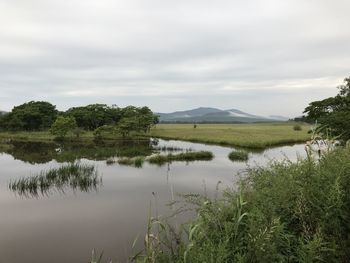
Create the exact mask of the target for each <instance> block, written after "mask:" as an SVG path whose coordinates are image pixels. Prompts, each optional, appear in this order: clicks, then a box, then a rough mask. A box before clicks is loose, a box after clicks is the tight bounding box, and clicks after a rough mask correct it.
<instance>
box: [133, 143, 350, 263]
mask: <svg viewBox="0 0 350 263" xmlns="http://www.w3.org/2000/svg"><path fill="white" fill-rule="evenodd" d="M349 160H350V149H340V150H337V151H335V152H333V153H331V154H329V155H327V156H325V157H323V158H322V159H321V161H320V162H318V161H313V160H308V159H306V160H300V161H298V162H297V163H290V162H288V161H285V162H280V163H275V164H272V165H271V166H270V167H268V168H259V169H255V170H252V171H250V172H249V175H248V177H247V178H246V179H245V180H244V181H243V182H242V186H241V189H240V191H239V192H238V193H237V192H232V191H226V192H225V194H224V197H223V198H221V199H217V200H210V199H208V198H206V197H201V196H197V195H191V196H190V198H189V202H191V203H193V204H195V205H196V206H197V207H198V208H197V217H196V219H195V220H194V221H193V222H191V223H190V224H189V225H186V226H184V227H183V231H182V234H181V232H180V233H174V231H173V229H171V228H169V227H166V225H165V224H164V223H163V222H161V221H159V220H158V219H154V220H151V221H150V223H149V229H148V235H147V236H146V243H145V251H144V253H143V255H139V256H137V257H136V262H163V263H165V262H169V263H170V262H175V263H176V262H179V263H180V262H181V263H186V262H191V263H197V262H198V263H202V262H218V263H219V262H247V263H248V262H349V261H350V249H349V247H350V173H349V171H350V162H349Z"/></svg>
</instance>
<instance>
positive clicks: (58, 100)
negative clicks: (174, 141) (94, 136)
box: [0, 0, 350, 117]
mask: <svg viewBox="0 0 350 263" xmlns="http://www.w3.org/2000/svg"><path fill="white" fill-rule="evenodd" d="M349 10H350V1H349V0H249V1H247V0H215V1H214V0H210V1H209V0H172V1H169V0H69V1H63V0H0V109H2V110H10V109H12V107H13V106H15V105H18V104H21V103H23V102H27V101H30V100H47V101H50V102H52V103H53V104H55V105H57V108H58V109H60V110H65V109H67V108H69V107H72V106H77V105H85V104H89V103H106V104H117V105H119V106H126V105H129V104H132V105H138V106H141V105H147V106H149V107H150V108H151V109H152V110H154V111H158V112H170V111H175V110H183V109H189V108H195V107H199V106H208V107H218V108H221V109H230V108H237V109H240V110H243V111H247V112H250V113H254V114H259V115H270V114H280V115H285V116H288V117H292V116H297V115H300V114H301V112H302V111H303V109H304V108H305V106H306V105H307V104H308V103H309V102H310V101H313V100H317V99H322V98H326V97H329V96H333V95H335V94H336V93H337V89H336V86H338V85H339V84H341V83H342V81H343V79H344V78H345V77H347V76H349V75H350V70H349V69H350V48H349V45H350V30H349V26H350V15H349Z"/></svg>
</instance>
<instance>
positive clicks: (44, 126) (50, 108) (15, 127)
mask: <svg viewBox="0 0 350 263" xmlns="http://www.w3.org/2000/svg"><path fill="white" fill-rule="evenodd" d="M156 123H158V116H156V115H154V114H153V112H152V111H151V110H150V109H149V108H148V107H135V106H127V107H125V108H120V107H117V106H108V105H106V104H90V105H87V106H81V107H73V108H70V109H68V110H67V111H58V110H57V109H56V106H55V105H52V104H51V103H49V102H46V101H30V102H27V103H24V104H22V105H19V106H16V107H14V108H13V109H12V111H11V112H9V113H7V114H5V115H1V116H0V129H1V130H2V131H45V130H50V131H51V132H52V133H53V134H54V135H56V136H57V137H65V136H66V134H67V133H68V132H70V131H72V132H75V133H76V135H77V136H79V130H80V131H84V130H85V131H95V132H97V134H98V132H99V130H100V131H101V130H110V131H113V132H118V133H120V134H121V135H123V136H128V135H129V134H130V133H131V132H133V131H134V132H148V131H149V130H150V128H151V127H152V125H154V124H156Z"/></svg>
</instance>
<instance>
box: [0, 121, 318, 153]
mask: <svg viewBox="0 0 350 263" xmlns="http://www.w3.org/2000/svg"><path fill="white" fill-rule="evenodd" d="M294 126H295V123H260V124H197V126H196V128H194V126H193V125H192V124H158V125H156V126H155V127H153V128H152V129H151V131H150V133H148V134H134V135H133V136H131V137H130V138H128V139H144V138H145V137H156V138H162V139H173V140H183V141H190V142H199V143H206V144H217V145H228V146H236V147H243V148H255V149H264V148H268V147H271V146H280V145H286V144H293V143H300V142H305V141H307V140H309V139H310V134H308V131H309V130H310V128H311V126H310V125H306V124H305V125H301V126H300V127H301V130H294ZM123 139H125V138H122V137H121V136H117V135H115V134H114V135H109V136H107V135H105V136H104V137H103V140H123ZM0 140H2V141H4V140H5V141H6V140H17V141H34V142H37V141H39V142H40V141H46V142H47V141H54V140H55V136H53V135H52V134H51V133H50V132H48V131H38V132H25V131H21V132H0ZM65 140H66V141H80V142H84V141H86V142H91V141H93V140H94V134H93V132H92V131H84V132H82V134H81V135H79V137H76V136H68V137H67V138H66V139H65Z"/></svg>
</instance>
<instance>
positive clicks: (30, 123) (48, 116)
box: [0, 101, 58, 131]
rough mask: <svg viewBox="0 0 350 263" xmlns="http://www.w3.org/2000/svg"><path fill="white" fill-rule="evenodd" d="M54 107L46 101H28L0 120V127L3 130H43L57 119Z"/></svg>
mask: <svg viewBox="0 0 350 263" xmlns="http://www.w3.org/2000/svg"><path fill="white" fill-rule="evenodd" d="M57 114H58V111H57V110H56V106H54V105H52V104H51V103H49V102H46V101H30V102H27V103H24V104H22V105H19V106H16V107H14V108H13V109H12V111H11V112H10V113H8V114H5V115H4V116H2V117H1V119H0V127H1V128H2V129H5V130H12V131H18V130H25V131H34V130H44V129H48V128H50V127H51V125H52V123H53V122H54V121H55V120H56V118H57Z"/></svg>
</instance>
